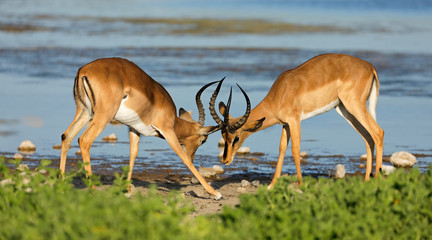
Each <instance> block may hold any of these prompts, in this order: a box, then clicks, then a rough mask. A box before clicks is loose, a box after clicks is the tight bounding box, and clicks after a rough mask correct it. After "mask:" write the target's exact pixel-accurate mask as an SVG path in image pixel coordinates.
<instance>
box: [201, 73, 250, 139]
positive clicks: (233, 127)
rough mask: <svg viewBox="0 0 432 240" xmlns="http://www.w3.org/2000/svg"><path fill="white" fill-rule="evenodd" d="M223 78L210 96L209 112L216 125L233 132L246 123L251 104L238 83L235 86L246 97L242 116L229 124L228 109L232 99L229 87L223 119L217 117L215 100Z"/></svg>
mask: <svg viewBox="0 0 432 240" xmlns="http://www.w3.org/2000/svg"><path fill="white" fill-rule="evenodd" d="M224 79H225V78H223V79H222V80H221V81H220V82H219V84H218V86H217V88H216V90H215V91H214V93H213V95H212V97H211V98H210V113H211V115H212V117H213V119H214V120H215V121H216V123H217V124H218V126H219V127H220V128H225V129H226V130H228V131H229V132H230V133H234V132H235V131H236V130H237V129H239V128H241V127H242V126H243V125H244V124H245V123H246V121H247V119H248V118H249V115H250V111H251V105H250V100H249V97H248V95H247V94H246V92H245V91H244V90H243V89H242V88H241V87H240V85H238V84H237V86H238V87H239V88H240V90H241V91H242V93H243V95H244V97H245V98H246V112H245V114H244V115H243V116H242V117H241V118H240V119H239V120H238V121H237V122H236V123H234V124H233V125H231V126H230V125H229V109H230V107H231V99H232V88H231V90H230V95H229V97H228V102H227V106H226V109H225V112H224V120H223V121H222V120H221V119H220V118H219V116H218V114H217V113H216V111H215V101H216V98H217V95H218V94H219V90H220V87H221V85H222V82H223V80H224ZM220 104H223V103H220Z"/></svg>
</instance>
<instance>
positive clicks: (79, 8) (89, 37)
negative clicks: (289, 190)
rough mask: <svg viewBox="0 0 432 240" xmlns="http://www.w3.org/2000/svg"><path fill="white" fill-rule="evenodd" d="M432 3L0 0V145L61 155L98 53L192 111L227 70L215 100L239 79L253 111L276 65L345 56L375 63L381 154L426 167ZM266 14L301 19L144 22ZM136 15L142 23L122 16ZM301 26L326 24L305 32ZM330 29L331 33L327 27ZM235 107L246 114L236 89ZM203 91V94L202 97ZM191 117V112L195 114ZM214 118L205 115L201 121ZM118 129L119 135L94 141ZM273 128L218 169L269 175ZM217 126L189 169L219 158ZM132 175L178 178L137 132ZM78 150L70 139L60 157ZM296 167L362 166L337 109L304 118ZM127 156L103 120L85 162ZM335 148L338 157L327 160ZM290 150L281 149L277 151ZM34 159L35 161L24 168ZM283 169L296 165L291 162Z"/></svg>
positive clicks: (166, 153)
mask: <svg viewBox="0 0 432 240" xmlns="http://www.w3.org/2000/svg"><path fill="white" fill-rule="evenodd" d="M431 6H432V3H431V1H396V2H394V1H392V2H391V4H390V3H388V1H377V0H369V1H330V0H321V1H318V0H308V1H289V2H288V3H287V2H285V1H266V2H265V3H263V2H262V1H213V2H208V1H198V0H196V1H145V2H143V1H134V0H129V1H126V2H125V1H111V0H108V1H90V2H88V1H73V2H72V1H52V0H51V1H50V0H42V1H37V2H34V1H1V2H0V84H1V88H0V103H1V104H0V152H1V155H4V156H6V157H12V156H13V154H14V153H15V152H17V150H16V149H17V147H18V146H19V144H20V142H21V141H22V140H25V139H30V140H32V141H33V142H34V143H35V144H36V145H37V151H36V153H35V154H32V155H30V156H28V157H29V159H30V160H37V159H40V158H48V159H53V160H54V161H57V160H58V158H59V155H60V152H59V151H58V150H54V149H52V146H53V145H55V144H59V143H60V135H61V133H63V131H64V130H65V129H66V128H67V126H68V125H69V124H70V122H71V121H72V118H73V116H74V114H75V112H74V111H75V105H74V101H73V97H72V86H73V78H74V76H75V73H76V71H77V69H78V68H79V67H81V66H82V65H84V64H86V63H88V62H90V61H92V60H94V59H97V58H101V57H111V56H118V57H125V58H128V59H130V60H132V61H133V62H135V63H136V64H137V65H138V66H140V67H141V68H143V69H144V70H145V71H146V72H147V73H148V74H149V75H151V76H152V77H153V78H154V79H156V80H157V81H159V82H160V83H162V84H163V85H164V86H165V87H166V89H167V90H168V91H169V92H170V94H171V95H172V97H173V99H174V101H175V102H176V105H177V107H178V108H179V107H184V108H185V109H188V110H189V109H190V110H193V111H194V112H196V106H195V105H194V101H193V96H192V95H193V94H192V93H195V92H196V91H197V90H198V89H199V88H200V87H201V86H202V85H203V84H205V83H207V82H210V81H215V80H219V79H221V78H222V77H224V76H227V81H226V83H225V87H224V90H225V91H223V92H222V93H221V94H220V97H219V98H218V101H219V100H224V101H225V100H226V99H227V97H228V96H227V90H228V87H230V86H235V83H239V84H240V85H241V86H242V87H243V88H244V89H245V90H246V91H247V92H248V94H249V97H250V98H251V101H252V106H255V105H256V104H258V102H259V101H260V100H261V99H262V98H263V97H264V96H265V95H266V93H267V91H268V90H269V88H270V86H271V85H272V83H273V81H274V79H276V77H277V76H278V75H279V73H281V72H282V71H284V70H286V69H289V68H293V67H295V66H297V65H299V64H301V63H302V62H304V61H306V60H308V59H309V58H311V57H313V56H315V55H318V54H321V53H325V52H341V53H347V54H351V55H353V56H356V57H359V58H361V59H364V60H367V61H369V62H371V63H372V64H373V65H374V66H375V67H376V69H377V71H378V74H379V78H380V82H381V91H380V94H381V95H380V98H379V101H378V109H377V115H378V123H379V124H380V126H381V127H382V128H383V129H384V130H385V140H384V142H385V144H384V154H385V155H389V154H391V153H392V152H395V151H400V150H408V151H411V152H413V153H416V154H417V155H418V156H419V158H418V160H419V161H418V163H417V166H419V167H420V168H421V169H422V170H423V171H424V170H425V169H426V168H427V166H428V165H429V164H431V163H432V147H431V144H430V139H431V138H432V130H431V129H432V128H431V127H430V121H431V119H432V111H431V110H432V105H431V103H432V86H431V85H432V80H431V79H432V71H431V70H430V69H432V47H431V45H430V39H432V17H431V16H432V14H431V12H432V7H431ZM147 18H158V19H202V18H215V19H219V20H224V19H225V20H226V19H233V18H235V19H242V20H244V19H246V20H248V19H264V20H269V21H273V22H283V23H292V24H297V25H300V30H298V31H294V32H284V33H278V34H268V33H265V34H264V33H240V32H239V33H226V32H222V33H220V34H217V35H212V34H199V33H198V34H196V33H191V32H188V31H185V32H183V33H181V34H178V33H175V31H176V30H178V29H182V28H186V29H188V28H190V27H191V26H189V25H181V24H180V25H179V24H178V23H177V24H167V23H164V22H158V23H155V24H148V23H146V22H145V21H143V19H147ZM128 19H129V20H130V19H135V20H139V23H134V22H133V21H129V20H128ZM302 26H326V27H328V26H330V27H331V28H330V30H329V28H323V29H324V30H322V31H317V32H309V31H307V30H305V29H303V28H302ZM333 28H335V29H337V30H335V31H333V30H331V29H333ZM234 94H235V97H234V100H233V110H232V112H233V113H235V112H237V113H238V114H241V113H243V112H244V108H245V104H244V99H243V98H242V97H241V94H240V92H239V91H238V90H237V89H235V91H234ZM209 97H210V95H209V92H206V93H205V94H204V96H203V100H204V102H206V101H208V99H209ZM195 118H196V116H195ZM213 124H214V122H213V120H212V119H211V118H210V116H209V114H208V112H207V119H206V125H213ZM113 132H114V133H116V134H117V136H118V137H119V142H117V143H115V144H110V143H104V142H103V141H102V140H101V138H102V137H103V136H107V135H109V134H111V133H113ZM280 134H281V127H280V126H274V127H271V128H269V129H266V130H264V131H261V132H258V133H256V134H254V135H252V136H251V137H250V138H249V139H248V140H247V141H246V142H245V145H246V146H249V147H250V148H251V149H252V151H253V152H262V153H264V156H258V157H257V158H258V160H253V161H251V160H250V159H248V158H242V157H237V159H236V160H235V161H234V163H233V164H232V165H231V166H229V167H227V168H226V170H227V174H235V173H251V172H255V173H262V174H271V173H272V172H273V171H274V165H275V160H276V159H277V155H278V145H279V139H280ZM219 138H220V133H215V134H213V135H211V136H210V137H209V140H208V141H207V143H206V144H205V145H203V146H202V147H200V149H199V150H198V152H197V156H196V159H195V162H194V163H195V165H196V166H212V165H214V164H218V162H219V160H218V159H217V157H216V156H217V154H218V152H219V150H218V148H217V141H218V140H219ZM140 149H141V150H140V154H139V157H138V160H137V166H136V169H135V170H136V171H150V170H155V171H156V170H160V169H168V170H176V171H180V172H183V173H187V172H188V171H187V169H186V167H184V166H183V165H182V163H181V161H180V159H179V158H178V157H177V156H176V155H175V154H174V153H173V151H172V150H170V148H169V146H168V144H166V142H165V141H164V140H161V139H157V138H149V137H146V138H142V139H141V144H140ZM77 150H78V146H77V144H76V141H74V145H73V146H72V148H71V150H70V152H69V157H70V158H73V157H75V158H79V157H77V156H75V155H74V153H75V152H76V151H77ZM302 151H307V152H308V153H309V157H308V158H307V161H306V162H305V163H303V165H302V170H303V173H305V174H324V175H325V174H327V173H328V172H329V171H330V170H331V169H332V168H333V167H334V166H335V165H336V164H338V163H342V164H344V165H345V166H346V168H347V170H348V172H350V173H354V172H357V171H364V169H361V168H358V166H359V165H360V164H363V162H361V161H359V160H358V158H359V156H360V155H362V154H364V153H365V146H364V143H363V141H362V140H361V138H360V136H359V135H358V134H357V133H356V132H355V131H354V130H353V129H352V128H351V127H350V126H349V125H348V124H347V123H346V122H345V121H344V120H343V119H342V118H340V117H339V115H337V114H336V113H335V112H334V111H333V112H329V113H327V114H324V115H320V116H317V117H315V118H312V119H308V120H306V121H304V122H302ZM128 154H129V146H128V136H127V129H126V128H125V127H124V126H108V127H107V128H106V129H105V130H104V132H103V133H102V134H101V136H100V137H99V138H98V139H97V140H96V142H95V144H94V145H93V148H92V152H91V155H92V165H93V166H99V167H100V168H105V169H108V170H112V171H119V169H120V167H121V166H123V165H126V162H127V160H128ZM335 155H337V156H335ZM290 157H291V154H290V152H289V151H287V155H286V158H287V159H290ZM33 164H35V163H33ZM283 172H285V173H290V174H291V173H293V172H295V168H294V166H293V164H292V163H291V161H290V160H287V161H286V162H285V166H284V169H283Z"/></svg>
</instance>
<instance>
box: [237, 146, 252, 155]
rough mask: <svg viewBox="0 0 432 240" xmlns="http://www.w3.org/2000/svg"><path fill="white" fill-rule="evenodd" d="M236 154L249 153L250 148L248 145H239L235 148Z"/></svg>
mask: <svg viewBox="0 0 432 240" xmlns="http://www.w3.org/2000/svg"><path fill="white" fill-rule="evenodd" d="M237 153H238V154H249V153H250V148H249V147H240V148H239V149H238V150H237Z"/></svg>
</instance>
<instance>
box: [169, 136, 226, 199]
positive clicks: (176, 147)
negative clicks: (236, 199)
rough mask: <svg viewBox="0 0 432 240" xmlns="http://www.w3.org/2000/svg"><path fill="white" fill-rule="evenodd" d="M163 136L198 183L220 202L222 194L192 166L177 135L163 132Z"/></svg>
mask: <svg viewBox="0 0 432 240" xmlns="http://www.w3.org/2000/svg"><path fill="white" fill-rule="evenodd" d="M163 135H164V137H165V139H166V140H167V142H168V144H169V145H170V147H171V148H172V149H173V150H174V152H175V153H177V155H178V156H179V157H180V159H181V160H182V161H183V163H184V164H185V165H186V166H187V167H188V168H189V170H190V171H191V172H192V174H193V175H194V176H195V177H196V178H197V179H198V181H199V182H200V183H201V185H202V186H203V187H204V189H205V190H206V191H207V192H208V193H209V194H211V195H213V196H214V198H215V199H216V200H219V199H220V198H222V194H220V193H219V192H218V191H216V190H214V189H213V188H212V187H211V186H210V184H208V183H207V181H206V180H205V179H204V178H203V176H201V174H200V173H199V172H198V170H197V169H196V168H195V166H194V165H193V164H192V161H191V159H190V158H189V157H188V156H187V155H186V153H185V152H184V151H183V148H182V147H181V145H180V143H179V141H178V139H177V136H176V135H175V132H174V131H170V130H168V131H165V132H163Z"/></svg>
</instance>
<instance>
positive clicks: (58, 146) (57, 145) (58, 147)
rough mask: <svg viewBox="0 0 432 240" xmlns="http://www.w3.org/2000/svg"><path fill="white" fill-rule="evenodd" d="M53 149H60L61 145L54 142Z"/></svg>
mask: <svg viewBox="0 0 432 240" xmlns="http://www.w3.org/2000/svg"><path fill="white" fill-rule="evenodd" d="M52 148H53V149H55V150H60V149H61V145H60V144H56V145H53V146H52Z"/></svg>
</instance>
